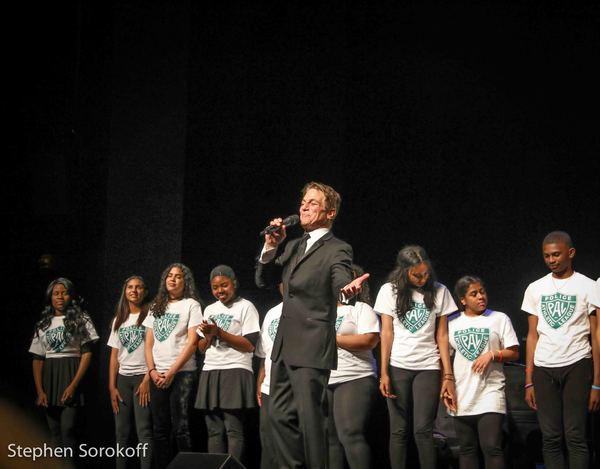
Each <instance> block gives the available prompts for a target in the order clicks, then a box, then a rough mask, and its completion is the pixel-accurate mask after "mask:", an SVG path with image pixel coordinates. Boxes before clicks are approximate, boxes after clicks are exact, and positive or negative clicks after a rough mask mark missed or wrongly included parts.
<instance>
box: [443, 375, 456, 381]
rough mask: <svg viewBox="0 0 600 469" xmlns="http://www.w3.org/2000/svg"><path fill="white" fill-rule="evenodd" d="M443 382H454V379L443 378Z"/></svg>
mask: <svg viewBox="0 0 600 469" xmlns="http://www.w3.org/2000/svg"><path fill="white" fill-rule="evenodd" d="M444 381H454V378H446V377H445V376H444Z"/></svg>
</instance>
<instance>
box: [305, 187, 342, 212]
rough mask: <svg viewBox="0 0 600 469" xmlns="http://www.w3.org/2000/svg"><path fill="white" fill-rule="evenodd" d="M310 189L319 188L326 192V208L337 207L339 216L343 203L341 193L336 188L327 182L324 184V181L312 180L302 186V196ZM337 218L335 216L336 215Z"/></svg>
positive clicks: (336, 210)
mask: <svg viewBox="0 0 600 469" xmlns="http://www.w3.org/2000/svg"><path fill="white" fill-rule="evenodd" d="M309 189H317V190H319V191H321V192H322V193H323V194H325V210H327V211H329V210H331V209H332V208H334V209H335V215H336V216H337V214H338V213H340V206H341V205H342V198H341V197H340V194H338V193H337V192H336V190H335V189H334V188H333V187H331V186H328V185H327V184H323V183H322V182H315V181H311V182H309V183H307V184H305V185H304V187H303V188H302V197H304V196H305V195H306V192H307V191H308V190H309ZM334 218H335V216H334Z"/></svg>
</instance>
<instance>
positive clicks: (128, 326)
mask: <svg viewBox="0 0 600 469" xmlns="http://www.w3.org/2000/svg"><path fill="white" fill-rule="evenodd" d="M147 294H148V289H147V288H146V284H145V282H144V279H143V278H142V277H139V276H137V275H133V276H131V277H129V278H128V279H126V280H125V282H124V283H123V288H122V289H121V295H120V296H119V301H118V302H117V306H116V308H115V317H114V319H113V320H112V323H111V328H110V337H109V338H108V346H109V347H111V351H110V364H109V371H108V383H109V384H108V389H109V392H110V402H111V405H112V410H113V413H114V414H115V434H116V441H117V444H118V445H119V446H120V447H121V448H127V446H128V442H129V437H130V435H131V432H132V426H131V421H132V418H133V419H134V421H135V431H136V433H137V437H138V440H139V443H141V444H142V445H144V446H143V452H141V453H140V454H139V456H140V466H141V468H142V469H150V467H151V463H152V417H151V413H150V406H149V405H150V376H149V375H148V367H147V366H146V358H145V355H144V336H145V332H146V328H145V327H144V326H143V325H142V323H143V322H144V319H146V316H147V315H148V306H147V305H146V304H145V302H144V300H145V298H146V295H147ZM126 467H127V458H120V457H117V469H125V468H126Z"/></svg>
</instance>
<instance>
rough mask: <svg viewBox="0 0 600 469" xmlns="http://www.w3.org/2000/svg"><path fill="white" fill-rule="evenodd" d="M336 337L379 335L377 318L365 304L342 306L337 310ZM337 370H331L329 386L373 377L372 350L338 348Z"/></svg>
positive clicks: (373, 359) (379, 329) (373, 358)
mask: <svg viewBox="0 0 600 469" xmlns="http://www.w3.org/2000/svg"><path fill="white" fill-rule="evenodd" d="M335 330H336V334H337V335H355V334H368V333H371V332H375V333H377V334H379V332H380V331H381V327H380V325H379V317H378V316H377V315H376V314H375V312H374V311H373V308H371V307H370V306H369V305H368V304H366V303H361V302H359V301H358V302H356V305H355V306H351V305H342V306H338V308H337V318H336V321H335ZM337 353H338V364H337V369H335V370H331V375H330V377H329V384H337V383H344V382H346V381H352V380H354V379H359V378H364V377H366V376H375V369H376V364H375V357H374V356H373V351H372V350H360V351H353V352H351V351H349V350H346V349H343V348H341V347H338V349H337Z"/></svg>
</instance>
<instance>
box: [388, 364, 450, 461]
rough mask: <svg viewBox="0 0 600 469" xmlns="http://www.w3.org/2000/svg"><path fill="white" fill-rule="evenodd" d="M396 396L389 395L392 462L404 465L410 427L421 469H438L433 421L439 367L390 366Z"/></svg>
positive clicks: (438, 392)
mask: <svg viewBox="0 0 600 469" xmlns="http://www.w3.org/2000/svg"><path fill="white" fill-rule="evenodd" d="M390 380H391V382H392V389H393V393H394V394H395V395H396V396H397V397H396V398H395V399H386V400H387V405H388V412H389V414H390V464H391V467H392V468H393V469H405V468H406V467H407V466H406V453H407V448H408V438H409V435H410V431H411V425H410V424H411V422H412V431H413V434H414V437H415V443H416V445H417V450H418V452H419V463H420V467H421V469H436V465H437V451H436V447H435V443H434V441H433V422H434V420H435V416H436V413H437V408H438V404H439V398H440V371H439V370H420V371H419V370H405V369H402V368H396V367H393V366H390Z"/></svg>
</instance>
